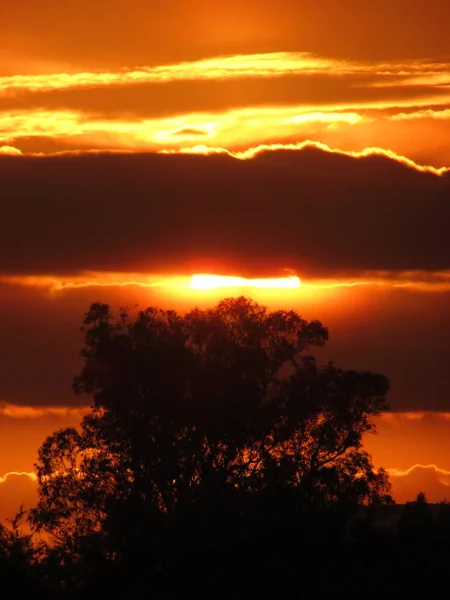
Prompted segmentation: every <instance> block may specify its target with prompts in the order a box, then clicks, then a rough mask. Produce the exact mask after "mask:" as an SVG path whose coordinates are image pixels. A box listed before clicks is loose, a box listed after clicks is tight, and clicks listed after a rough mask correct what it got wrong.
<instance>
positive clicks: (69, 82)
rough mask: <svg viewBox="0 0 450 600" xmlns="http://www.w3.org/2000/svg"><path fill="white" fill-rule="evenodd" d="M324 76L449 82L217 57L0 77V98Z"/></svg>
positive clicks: (290, 60)
mask: <svg viewBox="0 0 450 600" xmlns="http://www.w3.org/2000/svg"><path fill="white" fill-rule="evenodd" d="M320 73H325V74H329V75H332V76H342V75H355V74H365V75H374V76H377V75H378V76H383V77H386V76H388V77H389V81H387V82H386V81H384V82H383V83H382V84H380V85H393V84H397V82H396V81H395V79H396V78H398V79H399V81H400V83H401V85H408V84H410V83H411V82H412V83H418V82H419V83H429V81H430V79H431V82H432V83H438V84H440V83H442V82H448V79H449V65H448V63H440V62H430V63H427V62H424V61H414V60H413V61H410V62H399V63H397V62H393V63H369V62H366V63H362V62H357V61H346V60H339V59H331V58H325V57H321V56H317V55H315V54H312V53H308V52H272V53H265V54H246V55H245V54H243V55H236V56H219V57H215V58H205V59H202V60H197V61H193V62H181V63H178V64H171V65H161V66H155V67H141V68H139V69H122V70H121V71H117V72H103V73H101V72H82V73H54V74H45V75H10V76H3V77H0V93H13V92H15V91H27V92H42V91H44V92H45V91H51V90H66V89H71V88H92V87H103V86H108V87H109V86H116V85H142V84H152V83H159V84H161V83H168V82H173V81H189V80H196V81H201V80H208V79H220V80H223V79H230V78H232V79H235V78H242V77H245V78H248V77H251V78H262V77H263V78H274V77H281V76H285V75H303V76H304V75H311V74H320Z"/></svg>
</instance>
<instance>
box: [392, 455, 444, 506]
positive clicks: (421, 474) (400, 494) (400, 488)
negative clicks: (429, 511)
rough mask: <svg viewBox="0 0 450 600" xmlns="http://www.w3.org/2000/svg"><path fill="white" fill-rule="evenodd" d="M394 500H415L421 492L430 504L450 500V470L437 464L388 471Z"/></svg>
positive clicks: (400, 501) (401, 501)
mask: <svg viewBox="0 0 450 600" xmlns="http://www.w3.org/2000/svg"><path fill="white" fill-rule="evenodd" d="M388 473H389V475H390V478H391V483H392V489H393V495H394V499H395V500H396V501H397V502H399V503H403V502H408V501H411V500H415V499H416V496H417V494H418V493H419V492H425V494H426V497H427V500H428V501H429V502H441V501H442V500H449V499H450V470H448V469H444V468H441V467H438V466H437V465H435V464H430V465H421V464H415V465H412V466H411V467H409V468H407V469H396V468H391V469H388Z"/></svg>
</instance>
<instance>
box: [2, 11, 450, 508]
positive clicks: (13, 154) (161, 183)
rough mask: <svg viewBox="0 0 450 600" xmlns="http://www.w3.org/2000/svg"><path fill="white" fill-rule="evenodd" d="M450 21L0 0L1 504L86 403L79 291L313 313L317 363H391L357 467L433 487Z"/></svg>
mask: <svg viewBox="0 0 450 600" xmlns="http://www.w3.org/2000/svg"><path fill="white" fill-rule="evenodd" d="M449 22H450V3H448V2H447V1H446V0H428V2H426V3H424V2H422V1H419V0H408V1H406V0H389V1H388V0H379V1H378V2H374V3H367V2H366V3H363V2H360V1H356V0H341V1H340V2H337V1H336V0H322V1H321V2H315V3H314V2H305V1H303V0H277V1H276V2H275V1H271V0H267V1H265V2H256V1H254V0H244V1H243V0H240V1H239V2H238V1H237V0H227V1H225V0H217V1H216V2H213V3H211V2H206V1H203V0H189V1H187V0H165V1H164V2H161V3H156V4H155V3H150V2H144V0H130V1H129V2H119V1H118V0H108V2H106V1H105V0H98V1H97V2H95V3H94V2H87V1H86V0H78V1H77V2H76V3H62V2H56V0H41V2H39V4H37V3H36V2H35V0H18V1H16V2H8V3H6V5H5V6H3V7H2V11H1V18H0V201H1V221H0V223H1V236H0V302H1V307H2V311H1V313H0V336H1V338H0V339H1V342H2V345H1V349H0V358H1V360H0V519H2V518H4V516H5V515H11V514H12V513H13V512H14V511H15V510H16V508H18V505H19V504H20V502H21V501H25V502H26V505H29V504H30V503H31V502H32V501H33V497H34V494H35V477H34V474H33V463H34V461H35V459H36V451H37V448H38V447H39V446H40V444H41V443H42V441H43V440H44V438H45V436H46V435H47V434H49V433H51V432H52V431H54V430H55V429H57V428H59V427H63V426H66V425H74V424H76V423H78V422H79V420H80V418H81V416H82V414H83V411H84V410H85V406H86V405H88V404H89V399H88V398H77V397H75V396H74V394H73V392H72V390H71V382H72V378H73V376H74V375H75V374H76V373H77V371H78V370H79V368H80V359H79V358H78V354H79V350H80V349H81V347H82V342H83V340H82V335H81V333H80V331H79V326H80V323H81V320H82V318H83V314H84V312H85V311H86V310H87V309H88V307H89V304H90V303H91V302H94V301H97V300H101V301H103V302H108V303H110V304H111V305H112V307H113V308H119V307H120V306H123V305H126V306H134V305H136V304H139V306H141V307H146V306H148V305H151V304H158V305H160V306H163V307H165V308H166V307H167V308H176V309H179V310H187V309H189V308H191V307H193V306H194V305H201V306H207V305H211V304H213V303H215V302H216V301H218V300H219V299H220V298H222V297H224V296H229V295H233V294H241V293H244V294H246V295H250V296H252V297H254V298H255V299H257V300H258V301H261V302H263V303H265V304H268V305H269V306H271V307H284V308H295V309H296V310H298V311H299V312H300V313H301V314H302V316H304V317H306V318H308V319H312V318H317V319H320V320H321V321H322V322H323V323H324V324H325V325H326V326H328V327H329V330H330V342H329V344H327V346H326V347H325V348H323V349H321V350H320V352H319V353H318V357H319V359H320V360H328V359H333V360H335V361H336V362H337V363H338V364H339V365H341V366H343V367H348V368H358V369H370V370H375V371H380V372H382V373H383V374H385V375H386V376H388V378H389V379H390V382H391V391H390V394H389V401H390V404H391V407H392V411H391V413H389V414H386V415H383V416H382V417H381V419H380V421H379V435H378V436H373V437H371V438H370V439H367V448H368V449H369V451H370V452H371V453H372V455H373V460H374V463H375V464H376V465H377V466H384V467H385V468H387V469H388V470H389V471H390V473H391V476H392V483H393V489H394V496H395V498H396V499H397V500H398V501H401V502H403V501H405V500H406V499H413V498H414V497H415V495H416V494H417V493H418V492H419V491H421V490H422V491H425V492H426V493H427V496H428V498H429V500H431V501H439V500H441V499H443V498H445V497H446V498H447V499H449V500H450V441H449V440H450V369H449V351H448V338H449V334H450V310H449V307H450V237H449V230H448V223H449V222H450V143H449V140H450V45H449V42H448V23H449ZM199 273H200V274H201V273H214V274H219V275H226V276H232V277H241V278H247V279H248V278H259V279H261V278H278V277H292V276H297V277H299V278H300V280H301V287H295V286H294V287H292V288H286V289H273V288H272V289H264V287H261V286H260V285H258V286H257V287H246V286H244V285H243V282H242V281H240V282H239V281H237V282H236V281H234V282H231V283H232V284H233V286H232V287H231V288H230V287H226V286H225V287H219V288H217V289H212V290H211V289H196V288H198V287H199V286H194V287H191V285H190V282H191V279H190V278H191V276H192V275H194V274H199ZM200 287H202V286H200ZM203 287H205V286H203ZM206 287H208V286H206Z"/></svg>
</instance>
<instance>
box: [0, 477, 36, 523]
mask: <svg viewBox="0 0 450 600" xmlns="http://www.w3.org/2000/svg"><path fill="white" fill-rule="evenodd" d="M37 500H38V495H37V477H36V474H35V473H34V472H16V471H10V472H8V473H5V474H4V475H3V476H0V523H2V522H3V523H5V522H6V520H7V519H11V518H12V517H14V515H15V514H16V513H17V512H18V510H19V508H20V507H21V506H22V505H23V507H24V509H25V510H28V509H30V508H32V507H33V506H34V505H35V504H36V502H37Z"/></svg>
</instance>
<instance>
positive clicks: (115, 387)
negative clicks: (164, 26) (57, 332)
mask: <svg viewBox="0 0 450 600" xmlns="http://www.w3.org/2000/svg"><path fill="white" fill-rule="evenodd" d="M82 330H83V333H84V339H85V345H84V348H83V350H82V353H81V354H82V357H83V361H84V362H83V368H82V370H81V372H80V373H79V375H78V376H77V377H76V378H75V381H74V388H75V391H76V393H77V394H88V395H89V396H91V397H92V402H93V404H92V408H91V411H90V412H89V413H88V414H87V415H86V416H85V418H84V419H83V421H82V423H81V428H80V429H79V430H77V429H63V430H60V431H57V432H55V433H54V434H53V435H51V436H49V437H48V438H47V439H46V441H45V442H44V444H43V445H42V447H41V448H40V450H39V458H38V463H37V465H36V468H37V475H38V482H39V503H38V505H37V507H36V508H35V509H34V510H33V511H32V512H31V516H30V519H31V523H32V525H33V527H34V529H35V530H37V531H44V532H45V533H46V534H49V535H51V536H52V538H53V539H54V541H55V542H56V544H57V546H58V547H59V548H60V551H61V553H62V555H64V556H65V558H63V559H61V560H62V561H63V562H64V561H65V562H66V564H67V565H69V564H71V561H72V562H73V561H74V560H76V557H82V556H86V555H90V556H93V555H95V556H96V560H97V561H104V562H105V564H109V562H111V561H112V562H115V563H117V564H120V563H121V561H122V562H123V561H127V560H129V559H130V556H134V557H136V556H137V555H139V556H145V557H146V561H147V562H146V568H147V569H150V570H153V572H154V573H157V572H159V571H160V570H161V569H167V568H169V567H168V565H169V564H173V561H174V560H176V556H181V555H182V554H183V552H186V549H187V548H189V549H190V550H189V551H191V552H196V551H202V552H208V549H210V550H211V549H212V548H217V547H218V545H221V546H222V547H224V546H226V545H227V544H236V543H244V541H245V540H247V541H248V540H251V539H254V537H255V535H256V536H257V537H258V536H260V535H261V532H268V531H281V530H289V529H292V528H294V529H295V528H297V529H296V530H298V528H302V531H303V532H306V531H307V530H308V527H309V529H311V524H312V523H313V524H314V535H317V532H318V531H322V532H328V533H327V535H328V534H329V533H330V528H331V525H330V519H331V516H332V519H333V527H334V528H336V527H337V528H338V529H339V531H340V532H341V533H342V531H344V529H345V527H346V526H347V525H348V522H349V519H350V518H352V517H354V516H355V515H356V514H357V512H358V510H360V509H361V507H362V506H366V507H374V506H378V505H382V504H386V503H389V502H390V501H391V497H390V486H389V482H388V478H387V475H386V473H385V472H384V471H383V470H378V471H377V470H375V469H374V468H373V465H372V463H371V460H370V456H369V455H368V454H367V453H366V452H365V451H364V450H363V447H362V441H363V436H364V435H365V434H366V433H369V432H373V431H375V424H374V418H375V417H376V416H377V415H379V413H380V411H382V410H385V409H386V408H387V403H386V394H387V392H388V387H389V385H388V381H387V379H386V378H385V377H384V376H382V375H380V374H375V373H371V372H357V371H353V370H344V369H341V368H338V367H337V366H336V365H334V364H333V363H327V364H324V365H319V364H318V362H317V360H316V358H315V357H314V355H313V350H314V348H315V347H319V346H322V345H323V344H324V343H326V341H327V339H328V330H327V329H326V328H325V327H324V326H323V325H322V324H321V323H320V322H319V321H309V322H308V321H306V320H305V319H303V318H302V317H301V316H300V315H299V314H298V313H297V312H295V311H284V310H277V311H269V310H268V309H267V308H266V307H264V306H261V305H259V304H257V303H256V302H254V301H252V300H249V299H247V298H244V297H241V298H237V299H226V300H223V301H222V302H220V303H219V304H217V306H215V307H214V308H211V309H207V310H200V309H194V310H192V311H191V312H189V313H187V314H185V315H181V314H178V313H176V312H174V311H170V310H162V309H158V308H148V309H147V310H143V311H140V312H137V313H136V314H128V313H127V311H125V310H122V311H120V314H119V315H118V316H114V315H113V314H112V312H111V310H110V308H109V307H108V306H107V305H105V304H100V303H97V304H93V305H91V307H90V309H89V311H88V312H87V313H86V315H85V319H84V322H83V327H82ZM321 527H322V529H321ZM305 535H306V534H305ZM324 535H325V533H324ZM169 557H170V558H169ZM174 557H175V558H174ZM102 564H103V563H102Z"/></svg>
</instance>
